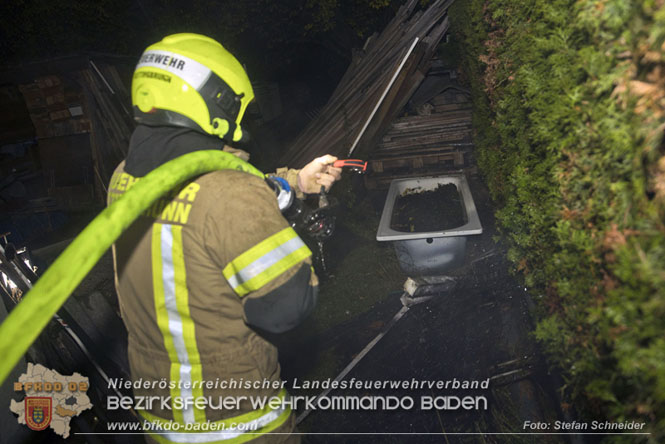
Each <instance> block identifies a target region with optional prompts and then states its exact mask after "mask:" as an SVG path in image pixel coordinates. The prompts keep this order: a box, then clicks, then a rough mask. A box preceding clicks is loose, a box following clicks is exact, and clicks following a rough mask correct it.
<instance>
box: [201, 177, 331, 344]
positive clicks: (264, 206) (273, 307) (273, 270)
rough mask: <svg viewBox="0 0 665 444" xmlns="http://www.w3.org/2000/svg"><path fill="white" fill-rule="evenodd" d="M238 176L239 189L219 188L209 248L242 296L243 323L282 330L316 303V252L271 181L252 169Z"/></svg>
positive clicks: (210, 218)
mask: <svg viewBox="0 0 665 444" xmlns="http://www.w3.org/2000/svg"><path fill="white" fill-rule="evenodd" d="M234 174H235V175H236V177H235V178H234V180H233V181H231V182H232V185H231V186H232V187H233V188H235V189H229V188H227V189H225V190H223V191H222V190H220V196H219V197H218V198H217V201H218V202H220V204H219V206H217V207H215V208H214V209H211V212H210V213H209V216H208V218H207V221H206V225H207V226H206V232H207V233H209V236H208V239H207V246H206V249H207V250H208V252H209V254H210V255H211V256H212V257H213V259H214V261H215V262H216V263H217V264H218V265H219V267H220V268H221V269H222V273H223V275H224V277H225V278H226V281H227V282H228V284H229V285H230V286H231V288H232V289H233V291H234V292H235V293H236V295H237V296H238V298H239V302H240V303H241V304H242V307H243V318H244V321H245V322H246V323H247V324H249V325H252V326H255V327H258V328H260V329H262V330H266V331H268V332H271V333H282V332H285V331H287V330H289V329H291V328H293V327H295V326H297V325H298V324H299V323H301V322H302V321H303V320H304V319H305V317H307V315H309V313H310V312H311V311H312V310H313V309H314V306H315V305H316V301H317V296H318V279H317V277H316V274H315V273H314V270H313V268H312V253H311V251H310V250H309V248H308V247H307V246H306V245H305V243H304V242H303V241H302V240H301V239H300V237H298V235H297V234H296V232H295V231H294V230H293V228H291V226H290V225H289V224H288V222H287V221H286V220H285V219H284V217H283V216H282V214H281V211H280V210H279V207H278V205H277V201H276V199H275V194H274V192H273V191H272V190H271V189H270V188H269V187H268V186H267V185H266V183H265V182H264V181H263V180H261V179H260V178H258V177H254V176H251V175H249V174H247V173H234ZM236 187H237V188H236ZM232 195H233V196H235V197H236V198H234V199H231V198H230V197H231V196H232Z"/></svg>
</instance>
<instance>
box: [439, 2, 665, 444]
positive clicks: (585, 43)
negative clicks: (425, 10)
mask: <svg viewBox="0 0 665 444" xmlns="http://www.w3.org/2000/svg"><path fill="white" fill-rule="evenodd" d="M663 3H664V2H663V1H662V0H651V1H632V2H631V1H628V0H604V1H603V0H596V1H591V0H532V1H529V2H515V1H513V0H486V1H479V0H466V1H461V0H460V1H457V2H456V3H455V4H454V6H453V7H452V9H451V11H450V16H451V23H452V35H453V38H455V39H456V40H457V41H458V44H459V45H460V47H461V48H462V51H461V53H462V54H463V56H462V58H463V60H462V66H463V73H462V74H463V76H464V78H465V79H466V81H467V82H468V83H469V84H470V86H471V89H472V92H473V99H474V127H475V131H476V157H477V158H478V163H479V166H480V168H481V170H482V172H483V174H484V176H485V178H486V181H487V183H488V186H489V187H490V191H491V193H492V197H493V198H494V200H495V202H496V203H497V208H498V209H497V213H496V214H497V219H498V221H499V222H500V226H501V229H502V233H503V235H504V237H505V238H506V239H507V240H508V241H509V244H510V250H509V257H510V259H511V260H512V261H513V263H514V264H515V270H516V271H518V272H519V273H520V275H521V276H522V277H523V279H524V282H525V285H527V286H528V287H529V288H530V290H531V294H532V295H534V296H535V298H536V299H537V300H538V302H539V304H538V306H539V313H537V316H538V318H539V319H538V325H537V329H536V332H535V334H536V336H537V338H538V339H539V340H540V341H541V343H542V344H543V345H544V347H545V350H546V351H547V354H548V356H549V358H550V359H551V362H552V363H553V364H554V365H556V366H557V367H558V368H559V369H560V370H561V372H562V374H563V375H564V378H565V381H566V387H565V389H566V390H565V399H567V404H569V406H570V408H574V409H576V410H577V412H576V413H577V414H578V415H580V416H581V417H582V418H586V419H591V418H602V419H611V420H617V421H623V420H626V419H637V420H640V421H645V422H646V423H647V427H649V431H651V432H653V435H652V436H651V438H650V439H651V440H652V442H665V432H664V431H665V224H664V221H665V156H664V155H665V149H664V146H663V140H662V134H663V128H664V125H665V120H664V114H663V113H664V110H665V55H664V53H665V43H664V42H665V9H663ZM566 407H567V405H564V408H566Z"/></svg>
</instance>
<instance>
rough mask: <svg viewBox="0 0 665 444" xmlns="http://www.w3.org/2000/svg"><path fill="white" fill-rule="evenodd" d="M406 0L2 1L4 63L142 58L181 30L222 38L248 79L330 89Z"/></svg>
mask: <svg viewBox="0 0 665 444" xmlns="http://www.w3.org/2000/svg"><path fill="white" fill-rule="evenodd" d="M400 3H401V2H398V1H391V0H351V1H344V2H338V1H336V0H325V1H312V0H287V1H280V2H274V1H269V0H258V1H241V2H238V1H225V0H221V1H210V0H192V1H183V0H167V1H162V2H158V1H154V0H133V1H132V0H119V1H116V0H101V1H94V2H93V1H87V2H70V1H36V0H28V1H9V2H6V3H3V5H2V6H0V17H1V19H0V20H2V26H1V27H0V60H2V63H3V64H15V63H19V62H22V61H28V60H35V59H39V58H45V57H54V56H62V55H71V54H76V53H78V52H82V51H93V52H102V53H112V54H118V55H127V56H132V57H136V58H138V56H139V55H140V53H141V51H142V50H143V49H144V48H145V47H146V46H148V45H150V44H152V43H154V42H156V41H158V40H160V39H161V38H162V37H163V36H165V35H168V34H172V33H176V32H197V33H201V34H206V35H209V36H210V37H212V38H215V39H217V40H218V41H220V42H221V43H222V44H223V45H224V46H225V47H226V48H227V49H229V51H231V53H233V54H234V55H235V56H236V57H237V58H238V59H239V60H240V61H241V62H242V63H243V64H245V65H246V67H247V71H248V74H249V76H250V79H251V80H253V81H257V80H267V79H269V80H277V81H283V80H287V79H298V80H304V81H306V82H308V83H309V84H311V85H315V86H316V87H319V88H323V89H324V90H328V91H330V90H331V89H332V88H333V87H334V86H335V85H336V83H337V81H338V80H339V77H340V76H341V75H342V74H343V72H344V70H345V69H346V66H347V65H348V63H349V61H350V60H351V48H354V47H359V46H361V45H362V42H363V41H364V39H365V38H366V37H367V36H369V35H370V34H371V33H372V32H374V30H377V29H381V26H382V25H384V24H385V23H386V22H387V21H388V20H389V19H390V18H391V17H392V15H393V14H394V11H395V10H396V8H397V7H399V5H400Z"/></svg>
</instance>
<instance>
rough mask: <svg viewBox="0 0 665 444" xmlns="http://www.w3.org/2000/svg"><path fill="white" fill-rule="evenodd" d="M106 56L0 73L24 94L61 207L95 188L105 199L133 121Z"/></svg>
mask: <svg viewBox="0 0 665 444" xmlns="http://www.w3.org/2000/svg"><path fill="white" fill-rule="evenodd" d="M108 58H109V56H103V57H101V56H100V57H99V58H95V59H94V60H93V57H89V56H75V57H65V58H61V59H54V60H47V61H44V62H33V63H28V64H25V65H19V66H16V67H12V68H10V69H8V70H7V71H5V72H3V73H1V74H0V79H2V80H4V81H6V82H8V83H14V84H17V85H18V89H19V90H20V91H21V94H22V95H23V99H24V102H25V104H26V107H27V109H28V113H29V115H30V120H31V121H32V123H33V126H34V128H35V132H34V135H35V138H36V141H37V145H38V147H39V157H40V160H41V162H40V163H41V165H42V167H43V168H44V169H43V173H44V177H45V179H46V185H47V189H48V192H49V195H50V196H52V197H55V198H57V200H58V201H59V203H60V204H61V206H64V207H75V206H77V205H78V204H81V203H84V201H89V200H90V198H92V196H93V192H92V190H93V189H94V194H96V200H97V201H98V202H99V203H102V202H104V201H105V197H104V196H105V195H106V187H107V185H108V182H109V180H110V177H111V175H112V173H113V170H114V169H115V167H116V166H117V164H118V163H119V162H120V161H121V160H122V159H123V158H124V157H125V156H126V153H127V146H128V143H129V137H130V135H131V133H132V131H133V127H134V123H133V118H132V116H131V109H130V108H129V106H128V104H129V103H130V102H129V93H128V91H127V89H126V87H125V84H124V83H125V82H123V81H122V79H121V76H120V74H119V73H118V70H117V68H116V66H115V65H114V62H115V59H114V58H113V57H111V59H112V60H106V59H108ZM119 63H121V64H125V63H126V61H125V60H120V61H119ZM26 80H28V81H26ZM83 170H85V171H83Z"/></svg>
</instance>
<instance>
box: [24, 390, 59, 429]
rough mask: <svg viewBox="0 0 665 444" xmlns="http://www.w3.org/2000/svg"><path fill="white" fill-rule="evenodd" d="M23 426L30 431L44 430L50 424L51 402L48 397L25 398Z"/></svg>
mask: <svg viewBox="0 0 665 444" xmlns="http://www.w3.org/2000/svg"><path fill="white" fill-rule="evenodd" d="M24 401H25V424H26V425H27V426H28V427H30V428H31V429H32V430H44V429H45V428H46V427H48V426H49V424H51V418H52V415H51V413H52V407H53V402H52V399H51V398H50V397H49V398H47V397H44V396H26V397H25V399H24Z"/></svg>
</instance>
